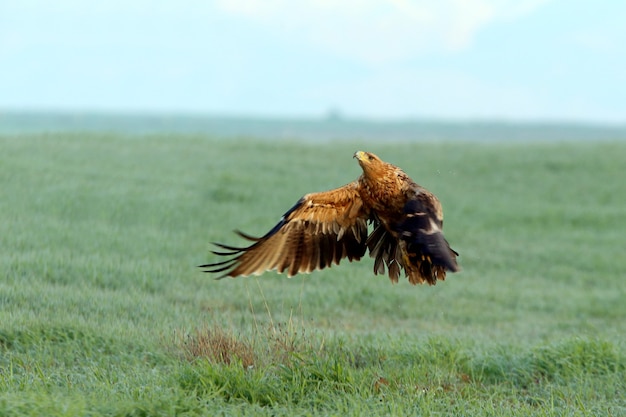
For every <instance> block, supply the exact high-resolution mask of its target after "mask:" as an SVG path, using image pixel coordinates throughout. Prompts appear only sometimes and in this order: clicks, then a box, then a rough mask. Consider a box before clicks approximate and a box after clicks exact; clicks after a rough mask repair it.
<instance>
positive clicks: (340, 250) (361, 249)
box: [200, 181, 369, 278]
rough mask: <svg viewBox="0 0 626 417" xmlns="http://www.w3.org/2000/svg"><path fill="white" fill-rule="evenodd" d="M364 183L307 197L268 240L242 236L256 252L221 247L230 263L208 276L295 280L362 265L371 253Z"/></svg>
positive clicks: (217, 265)
mask: <svg viewBox="0 0 626 417" xmlns="http://www.w3.org/2000/svg"><path fill="white" fill-rule="evenodd" d="M358 187H359V185H358V182H356V181H354V182H352V183H350V184H347V185H344V186H343V187H340V188H337V189H334V190H330V191H325V192H320V193H311V194H307V195H305V196H304V197H302V198H301V199H300V200H298V202H297V203H296V204H295V205H294V206H293V207H292V208H291V209H289V211H287V212H286V213H285V214H284V215H283V216H282V217H281V219H280V221H279V222H278V223H277V224H276V225H275V226H274V227H273V228H272V229H271V230H270V231H269V232H267V233H266V234H265V235H264V236H263V237H260V238H256V237H252V236H250V235H247V234H245V233H242V232H237V234H239V235H240V236H241V237H243V238H245V239H247V240H249V241H252V242H253V243H252V244H251V245H250V246H245V247H236V246H229V245H224V244H220V243H216V244H215V245H216V246H218V247H219V248H220V249H221V250H219V251H213V253H214V254H216V255H219V256H226V257H229V259H227V260H225V261H222V262H216V263H211V264H206V265H201V266H200V267H201V268H206V269H205V272H213V273H219V272H224V274H223V275H221V276H220V277H219V278H223V277H226V276H229V277H237V276H247V275H258V274H261V273H263V272H264V271H269V270H277V271H278V272H280V273H282V272H284V271H287V275H288V276H289V277H291V276H293V275H295V274H297V273H299V272H311V271H313V270H316V269H323V268H326V267H328V266H331V265H332V264H333V263H335V264H338V263H339V261H340V260H341V259H343V258H346V257H347V258H348V259H349V260H350V261H352V260H359V259H360V258H361V257H362V256H363V255H364V254H365V250H366V245H365V241H366V239H367V220H368V217H369V213H368V210H367V209H366V208H365V207H364V206H363V202H362V200H361V197H360V195H359V190H358Z"/></svg>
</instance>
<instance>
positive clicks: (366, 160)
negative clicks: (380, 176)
mask: <svg viewBox="0 0 626 417" xmlns="http://www.w3.org/2000/svg"><path fill="white" fill-rule="evenodd" d="M354 157H355V158H356V160H357V161H359V165H361V167H362V168H363V169H365V166H371V165H376V164H380V163H382V162H383V161H381V159H380V158H379V157H377V156H376V155H374V154H373V153H371V152H363V151H356V152H355V153H354Z"/></svg>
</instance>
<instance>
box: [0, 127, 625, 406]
mask: <svg viewBox="0 0 626 417" xmlns="http://www.w3.org/2000/svg"><path fill="white" fill-rule="evenodd" d="M358 149H362V150H370V151H373V152H376V153H378V154H379V155H380V156H381V157H382V158H383V159H385V160H387V161H389V162H392V163H395V164H397V165H399V166H401V167H403V168H404V169H405V171H407V173H408V174H409V175H411V176H412V177H413V178H414V179H415V180H416V181H417V182H419V183H420V184H422V185H424V186H426V187H427V188H429V189H430V190H431V191H433V192H435V193H436V194H437V195H438V196H439V197H440V199H441V200H442V203H443V205H444V211H445V215H446V221H445V232H446V237H447V238H448V240H449V241H450V243H451V245H452V247H453V248H455V249H456V250H457V251H459V252H460V253H461V257H460V258H459V260H460V264H461V265H462V267H463V271H462V272H461V273H458V274H452V275H449V278H448V279H447V280H446V281H445V282H440V283H439V284H438V285H436V286H434V287H427V286H420V287H413V286H411V285H409V284H408V282H407V281H406V280H402V281H401V282H400V283H399V284H398V285H392V284H391V283H390V282H389V280H388V279H387V278H386V277H382V276H374V275H373V274H372V267H373V263H372V262H371V259H369V258H367V259H365V260H364V261H362V262H359V263H353V264H350V263H347V262H345V263H342V265H340V266H339V267H333V268H331V269H328V270H324V271H318V272H316V273H314V274H311V275H304V276H296V277H294V278H292V279H287V278H286V277H285V276H281V275H276V274H274V273H267V274H265V275H263V276H261V277H258V278H238V279H234V280H231V279H225V280H221V281H215V280H212V279H211V277H209V276H207V275H205V274H202V273H201V272H199V271H198V270H197V268H195V266H196V265H199V264H201V263H205V262H207V261H211V260H214V259H215V258H212V257H211V256H210V255H209V253H208V249H209V242H211V241H221V242H225V243H232V244H236V243H239V242H238V240H237V238H236V236H234V235H233V234H232V230H233V229H237V228H240V229H242V230H244V231H246V232H249V233H251V234H261V233H264V232H265V231H267V230H268V229H269V228H270V227H271V226H273V224H274V223H275V222H276V221H277V220H278V218H279V216H280V215H281V214H282V213H283V212H284V211H285V210H286V209H288V208H289V207H291V205H292V204H293V203H294V202H295V201H296V200H297V199H298V198H299V197H300V196H301V195H302V194H304V193H306V192H309V191H320V190H324V189H329V188H333V187H336V186H339V185H343V184H344V183H346V182H349V181H351V180H353V179H354V178H356V176H358V175H359V173H360V169H359V167H358V165H357V164H356V162H355V161H354V160H353V159H352V154H353V153H354V151H355V150H358ZM624 161H626V143H624V142H615V143H610V142H603V143H594V144H589V143H581V142H576V143H567V142H564V143H550V144H548V143H533V144H523V143H516V144H506V143H497V144H472V143H470V142H465V143H439V144H438V143H422V144H414V143H398V144H376V143H373V142H371V143H350V142H340V143H334V144H331V143H324V144H322V145H315V144H313V143H306V144H305V143H296V142H282V141H277V142H271V141H254V140H238V141H233V140H230V141H220V140H218V139H214V138H209V137H206V136H200V135H199V136H193V135H171V136H168V135H154V136H124V135H121V134H115V135H113V134H104V133H89V134H85V135H81V134H78V133H75V134H72V133H65V134H56V135H54V134H49V135H45V134H32V135H31V134H29V135H20V136H6V135H5V136H2V137H0V214H1V216H0V247H1V248H2V250H1V251H0V271H1V273H2V276H1V278H0V415H3V416H13V415H15V416H24V415H26V416H28V415H32V416H41V415H46V416H57V415H58V416H75V415H81V416H85V415H89V416H100V415H110V416H152V415H186V416H193V415H268V416H270V415H271V416H280V415H285V416H287V415H289V416H291V415H337V416H348V415H354V416H360V415H420V416H421V415H423V416H441V415H455V416H460V415H464V416H511V415H519V416H561V415H568V416H593V415H612V416H618V415H626V279H625V278H626V276H625V275H626V256H625V255H624V249H625V248H626V174H625V173H624V166H625V165H624Z"/></svg>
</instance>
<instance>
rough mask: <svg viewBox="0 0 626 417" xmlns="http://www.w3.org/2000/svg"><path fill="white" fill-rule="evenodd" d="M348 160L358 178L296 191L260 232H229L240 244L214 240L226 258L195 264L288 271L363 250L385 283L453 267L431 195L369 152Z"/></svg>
mask: <svg viewBox="0 0 626 417" xmlns="http://www.w3.org/2000/svg"><path fill="white" fill-rule="evenodd" d="M354 158H356V160H357V161H358V163H359V165H360V166H361V168H362V170H363V174H362V175H361V176H360V177H359V178H358V179H356V180H355V181H353V182H351V183H349V184H346V185H344V186H342V187H339V188H336V189H334V190H330V191H323V192H315V193H309V194H306V195H304V196H303V197H302V198H300V199H299V200H298V202H297V203H296V204H295V205H294V206H293V207H291V208H290V209H289V210H287V212H286V213H285V214H284V215H283V216H282V217H281V218H280V221H279V222H278V223H277V224H276V225H275V226H274V227H273V228H272V229H271V230H270V231H269V232H267V233H266V234H265V235H263V236H262V237H254V236H251V235H249V234H246V233H243V232H241V231H236V233H237V234H238V235H239V236H241V237H242V238H244V239H246V240H247V241H249V242H251V243H249V244H248V246H230V245H225V244H222V243H214V245H215V246H217V248H219V249H218V250H213V251H211V252H212V253H213V254H215V255H217V256H221V257H226V258H227V259H226V260H222V261H220V262H215V263H209V264H206V265H200V268H205V270H204V271H205V272H209V273H222V274H221V275H220V276H218V277H217V278H218V279H219V278H224V277H232V278H235V277H238V276H249V275H260V274H261V273H263V272H265V271H270V270H276V271H277V272H279V273H283V272H286V273H287V276H288V277H292V276H294V275H296V274H298V273H309V272H312V271H314V270H318V269H324V268H326V267H330V266H331V265H332V264H339V262H340V261H341V260H342V259H344V258H348V260H349V261H350V262H352V261H358V260H360V259H361V258H362V257H363V256H364V255H365V253H366V252H367V251H368V250H369V254H370V256H371V257H372V258H374V274H375V275H378V274H381V275H384V274H385V271H387V273H388V275H389V279H390V280H391V282H392V283H397V282H398V278H399V276H400V274H401V271H404V274H405V275H406V277H407V278H408V280H409V282H410V283H411V284H413V285H415V284H421V283H428V284H430V285H434V284H436V283H437V280H444V279H445V277H446V272H447V271H450V272H457V271H459V270H460V267H459V265H458V264H457V261H456V257H457V256H458V255H459V254H458V253H457V252H456V251H454V250H453V249H451V248H450V245H449V244H448V242H447V241H446V239H445V238H444V235H443V231H442V229H443V211H442V208H441V203H440V202H439V200H438V199H437V197H436V196H435V195H434V194H433V193H431V192H429V191H428V190H426V189H425V188H424V187H422V186H420V185H418V184H416V183H415V182H414V181H413V180H412V179H411V178H410V177H409V176H408V175H407V174H406V173H404V171H402V169H400V168H398V167H397V166H394V165H392V164H390V163H387V162H384V161H382V160H381V159H380V158H379V157H378V156H376V155H374V154H373V153H371V152H363V151H358V152H356V153H355V154H354ZM370 229H371V232H370Z"/></svg>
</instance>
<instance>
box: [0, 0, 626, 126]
mask: <svg viewBox="0 0 626 417" xmlns="http://www.w3.org/2000/svg"><path fill="white" fill-rule="evenodd" d="M624 16H626V2H621V1H617V0H615V1H611V0H604V1H600V2H589V1H582V0H574V1H571V0H462V1H460V0H438V1H419V0H413V1H411V0H359V1H354V0H344V1H323V0H299V1H293V0H213V1H202V0H180V1H176V2H174V1H152V0H151V1H148V0H109V1H106V2H85V1H80V0H59V1H55V2H49V1H44V0H20V1H14V2H10V1H2V2H0V66H1V67H2V77H0V123H3V122H2V121H3V120H4V124H5V128H7V127H9V125H11V126H13V127H16V126H18V125H20V123H22V124H28V123H26V122H24V121H22V122H20V117H21V116H23V114H24V113H25V112H26V113H28V114H30V115H31V116H32V115H33V114H37V115H39V116H40V117H42V116H45V115H48V116H49V115H51V114H55V115H56V116H59V115H68V114H70V115H73V117H74V119H69V120H65V122H66V123H68V122H72V120H73V121H74V122H76V116H77V115H79V116H80V115H83V116H85V115H87V114H90V115H94V114H108V115H111V114H116V115H120V114H133V115H161V116H164V115H170V116H181V115H195V116H203V117H204V116H213V117H246V118H257V119H259V118H260V119H276V118H289V119H309V118H312V119H315V118H321V119H322V120H331V121H333V120H334V121H336V120H344V119H353V120H356V119H358V120H376V121H379V122H380V121H407V120H422V121H427V120H429V121H432V120H435V121H465V122H467V121H473V122H475V121H479V122H480V121H491V122H493V121H505V122H512V123H521V122H535V123H537V122H539V123H546V122H547V123H570V122H575V123H577V124H586V125H594V126H599V125H603V126H613V127H619V126H621V127H624V126H625V125H626V101H625V100H624V98H625V97H626V53H625V52H624V45H626V25H624ZM29 120H32V119H29ZM160 120H162V119H160ZM168 120H169V121H170V122H171V123H174V122H173V121H172V120H171V119H168ZM57 122H58V120H57ZM79 122H82V123H87V124H88V123H92V124H93V123H96V122H95V121H94V120H91V119H89V118H83V119H79ZM152 122H154V120H152ZM179 122H180V121H179ZM46 123H52V122H51V121H50V120H48V121H47V122H46ZM166 123H167V122H166ZM180 123H181V124H184V123H185V121H182V122H180ZM174 124H175V123H174Z"/></svg>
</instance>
